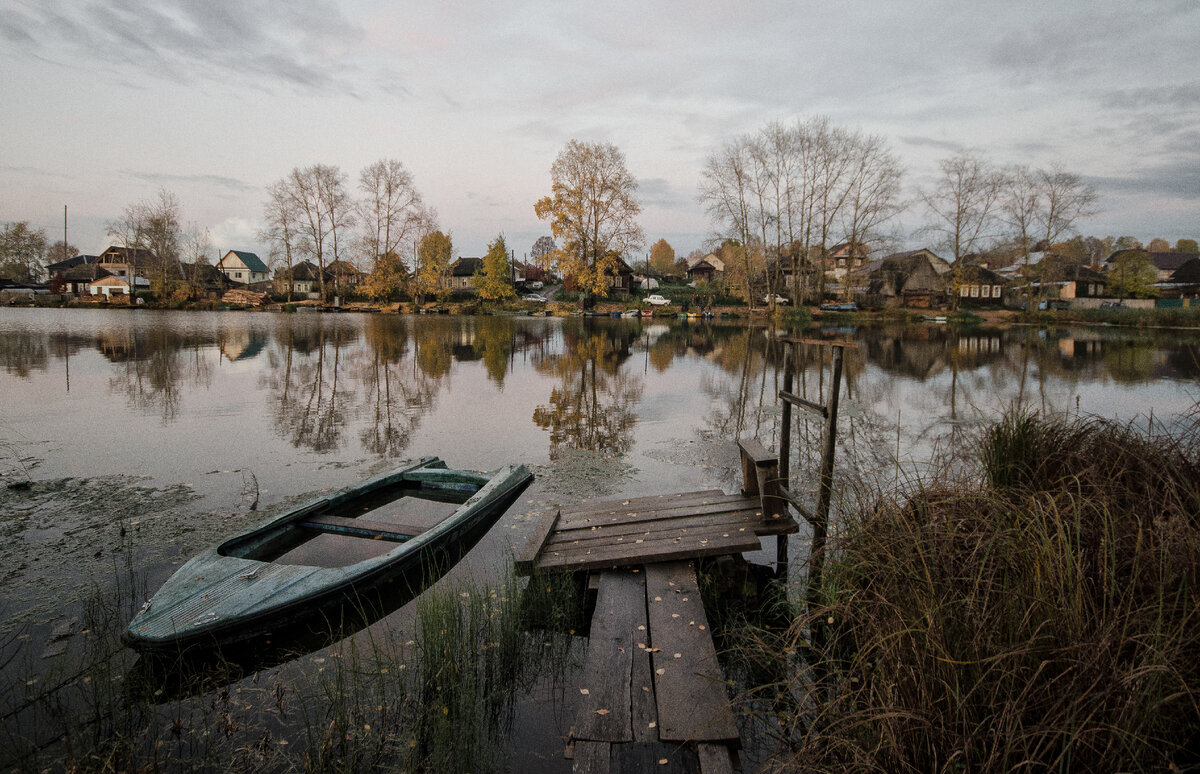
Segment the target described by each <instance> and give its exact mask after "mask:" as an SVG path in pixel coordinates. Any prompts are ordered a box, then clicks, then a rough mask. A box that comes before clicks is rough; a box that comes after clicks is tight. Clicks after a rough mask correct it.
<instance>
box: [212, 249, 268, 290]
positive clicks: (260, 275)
mask: <svg viewBox="0 0 1200 774" xmlns="http://www.w3.org/2000/svg"><path fill="white" fill-rule="evenodd" d="M217 269H218V270H219V271H220V272H221V273H222V274H224V275H225V276H226V277H228V278H229V279H231V280H233V281H234V282H237V283H240V284H242V285H251V284H253V283H255V282H266V281H267V279H268V278H269V276H270V272H269V270H268V269H267V265H266V264H265V263H263V262H262V259H261V258H259V257H258V256H257V255H255V254H254V253H250V252H246V251H245V250H230V251H229V252H227V253H225V255H224V256H222V257H221V260H219V261H217Z"/></svg>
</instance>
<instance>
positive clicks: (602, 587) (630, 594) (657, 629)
mask: <svg viewBox="0 0 1200 774" xmlns="http://www.w3.org/2000/svg"><path fill="white" fill-rule="evenodd" d="M742 457H743V472H744V474H745V475H744V482H743V483H744V485H745V490H744V492H743V493H742V494H734V495H730V494H725V493H724V492H721V491H719V490H706V491H698V492H681V493H677V494H668V495H658V496H653V497H639V498H629V499H621V500H609V501H604V502H592V503H583V504H581V505H577V506H574V507H572V508H565V509H562V510H561V511H552V512H550V513H548V514H547V515H546V516H545V518H543V520H542V521H541V522H540V523H539V524H538V525H537V526H536V527H535V529H534V532H533V534H531V535H530V538H529V540H528V541H527V543H526V545H525V547H524V549H523V550H522V551H521V553H520V554H519V555H518V556H517V560H516V564H517V569H518V571H520V572H523V573H537V572H579V571H588V572H590V573H592V581H591V583H592V584H593V585H594V586H595V587H596V589H597V594H596V607H595V612H594V613H593V615H592V622H591V631H590V635H589V639H588V653H587V660H586V663H585V666H584V671H583V676H582V680H581V684H580V686H579V692H580V708H579V714H578V716H577V719H576V722H575V725H574V726H573V728H572V731H571V738H570V740H569V741H568V748H567V750H568V754H569V755H571V756H572V757H573V758H574V761H575V764H574V770H575V771H576V772H589V773H596V774H599V773H600V772H623V771H645V770H653V771H662V772H697V771H698V772H703V773H704V774H716V773H718V772H732V771H733V769H734V761H735V760H736V751H737V749H739V748H740V746H741V740H740V738H739V736H738V730H737V725H736V723H735V721H734V715H733V710H732V708H731V705H730V697H729V695H728V691H727V684H726V680H725V675H724V673H723V671H722V670H721V667H720V664H719V663H718V662H717V654H716V649H715V648H714V646H713V640H712V632H711V630H710V628H709V625H708V617H707V615H706V613H705V611H704V604H703V602H702V601H701V599H700V592H699V589H698V588H697V581H696V573H695V569H694V566H693V562H692V561H690V560H691V559H695V558H699V557H704V556H720V555H726V554H735V553H740V552H742V551H749V550H757V549H759V548H760V547H761V542H760V540H759V538H760V537H761V536H764V535H777V536H780V538H779V540H780V544H781V545H782V543H783V537H782V536H784V535H788V534H792V533H794V532H796V531H797V530H798V529H799V527H798V525H797V524H796V522H795V520H794V519H793V518H792V517H791V516H790V515H789V512H788V510H787V508H786V506H785V504H784V501H783V500H782V499H780V498H779V497H778V496H777V495H776V489H775V484H776V481H775V470H776V467H775V466H776V459H775V457H774V456H773V455H771V454H770V453H769V452H766V450H764V449H763V448H762V447H761V446H760V445H758V444H757V443H754V442H745V443H743V444H742ZM780 555H781V556H786V553H785V552H784V551H783V550H782V548H781V550H780Z"/></svg>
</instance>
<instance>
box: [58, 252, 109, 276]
mask: <svg viewBox="0 0 1200 774" xmlns="http://www.w3.org/2000/svg"><path fill="white" fill-rule="evenodd" d="M96 260H97V257H96V256H94V255H77V256H75V257H74V258H68V259H66V260H65V261H56V262H54V263H50V264H47V265H46V271H48V272H50V273H51V274H54V273H55V272H59V271H66V270H67V269H73V268H75V267H76V266H86V265H88V264H92V263H95V262H96Z"/></svg>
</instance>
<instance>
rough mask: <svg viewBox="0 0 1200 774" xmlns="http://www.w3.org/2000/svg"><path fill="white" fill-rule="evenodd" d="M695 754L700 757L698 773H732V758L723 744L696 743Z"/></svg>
mask: <svg viewBox="0 0 1200 774" xmlns="http://www.w3.org/2000/svg"><path fill="white" fill-rule="evenodd" d="M696 755H697V757H699V758H700V774H733V760H732V758H731V757H730V753H729V748H728V747H726V746H725V745H723V744H713V743H711V742H701V743H700V744H698V745H696Z"/></svg>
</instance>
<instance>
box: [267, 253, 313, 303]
mask: <svg viewBox="0 0 1200 774" xmlns="http://www.w3.org/2000/svg"><path fill="white" fill-rule="evenodd" d="M320 279H321V273H320V271H319V270H318V269H317V266H316V264H314V263H313V262H312V261H301V262H300V263H297V264H296V265H294V266H292V267H291V268H290V269H279V270H278V271H276V272H275V292H276V293H279V294H281V295H282V294H287V293H289V292H290V293H292V294H296V295H309V294H312V293H316V292H317V291H318V290H319V289H320Z"/></svg>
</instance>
